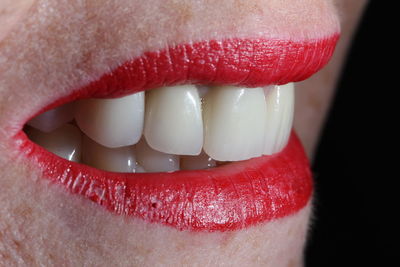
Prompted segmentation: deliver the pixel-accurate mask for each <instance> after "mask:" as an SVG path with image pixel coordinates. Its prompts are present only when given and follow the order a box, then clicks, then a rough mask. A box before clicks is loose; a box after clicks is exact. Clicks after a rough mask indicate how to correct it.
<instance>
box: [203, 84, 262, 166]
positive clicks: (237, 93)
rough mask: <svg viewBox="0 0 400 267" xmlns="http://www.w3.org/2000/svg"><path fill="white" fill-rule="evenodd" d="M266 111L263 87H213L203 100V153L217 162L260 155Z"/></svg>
mask: <svg viewBox="0 0 400 267" xmlns="http://www.w3.org/2000/svg"><path fill="white" fill-rule="evenodd" d="M266 109H267V108H266V103H265V97H264V91H263V89H262V88H250V89H249V88H240V87H234V86H220V87H215V88H212V89H211V90H210V92H209V93H208V94H207V95H206V97H205V101H204V112H203V116H204V126H205V138H204V151H205V152H206V153H207V154H208V155H209V156H210V157H211V158H213V159H216V160H219V161H237V160H245V159H249V158H252V157H258V156H260V155H262V152H263V147H264V135H265V120H266Z"/></svg>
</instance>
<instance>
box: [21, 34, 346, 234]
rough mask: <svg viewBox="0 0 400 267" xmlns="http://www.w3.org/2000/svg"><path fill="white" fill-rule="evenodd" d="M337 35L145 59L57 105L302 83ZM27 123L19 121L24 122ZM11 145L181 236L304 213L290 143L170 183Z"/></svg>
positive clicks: (236, 42) (193, 48) (175, 51)
mask: <svg viewBox="0 0 400 267" xmlns="http://www.w3.org/2000/svg"><path fill="white" fill-rule="evenodd" d="M337 40H338V35H333V36H331V37H327V38H324V39H316V40H310V41H305V42H293V41H288V40H264V39H257V40H251V39H229V40H225V41H204V42H198V43H193V44H183V45H178V46H175V47H171V48H168V49H166V50H162V51H158V52H147V53H145V54H144V55H143V56H141V57H139V58H136V59H133V60H131V61H128V62H126V63H124V64H122V65H121V66H119V67H117V68H116V69H115V70H114V71H112V72H111V73H107V74H105V75H103V76H102V77H101V78H100V79H98V80H96V81H94V82H92V83H90V84H88V85H87V86H85V87H83V88H81V89H79V90H76V91H75V92H74V93H72V94H71V95H69V96H67V97H64V98H61V99H60V100H59V101H57V102H56V103H53V104H52V105H50V106H49V107H47V108H46V109H48V108H51V107H54V106H57V105H60V104H62V103H65V102H68V101H72V100H75V99H79V98H86V97H117V96H122V95H126V94H130V93H134V92H137V91H142V90H147V89H152V88H156V87H161V86H167V85H173V84H184V83H204V84H234V85H241V86H248V87H256V86H265V85H269V84H285V83H288V82H294V81H300V80H304V79H306V78H308V77H309V76H311V75H312V74H313V73H314V72H316V71H318V70H319V69H320V68H322V67H323V66H324V65H325V64H326V63H327V62H328V60H329V58H330V57H331V55H332V53H333V50H334V47H335V44H336V42H337ZM28 119H29V118H26V119H25V120H24V122H26V121H27V120H28ZM15 141H16V145H17V146H18V148H19V149H20V151H22V152H23V153H24V155H26V157H27V158H28V159H29V160H30V161H32V162H34V163H35V164H36V165H37V166H38V168H39V170H40V171H41V172H42V173H43V177H45V178H47V179H50V180H51V181H53V182H54V183H57V184H60V185H62V186H64V187H65V188H66V189H67V190H68V191H70V192H71V193H74V194H79V195H82V196H84V197H86V198H88V199H90V200H92V201H94V202H96V203H98V204H100V205H101V206H103V207H105V208H107V209H108V210H110V211H112V212H114V213H116V214H120V215H127V216H134V217H137V218H142V219H143V220H146V221H148V222H154V223H162V224H165V225H169V226H172V227H175V228H177V229H179V230H192V231H228V230H238V229H242V228H245V227H249V226H251V225H254V224H257V223H261V222H267V221H270V220H273V219H277V218H281V217H285V216H288V215H290V214H293V213H295V212H297V211H298V210H300V209H301V208H303V207H304V206H305V205H306V204H307V203H308V201H309V199H310V197H311V194H312V179H311V174H310V170H309V164H308V160H307V158H306V156H305V153H304V151H303V148H302V146H301V144H300V141H299V140H298V138H297V137H296V135H295V134H294V133H293V134H292V136H291V139H290V141H289V143H288V145H287V147H286V148H285V149H284V150H283V151H281V152H280V153H277V154H275V155H272V156H263V157H259V158H254V159H251V160H247V161H242V162H234V163H231V164H229V165H225V166H220V167H218V168H214V169H208V170H198V171H177V172H173V173H140V174H127V173H111V172H106V171H101V170H97V169H94V168H92V167H89V166H86V165H83V164H78V163H74V162H70V161H67V160H64V159H61V158H59V157H58V156H55V155H54V154H52V153H50V152H48V151H46V150H45V149H43V148H41V147H39V146H38V145H36V144H34V143H32V142H31V141H29V140H28V139H27V137H26V135H25V134H24V133H23V132H22V131H21V132H19V133H18V134H17V135H16V136H15Z"/></svg>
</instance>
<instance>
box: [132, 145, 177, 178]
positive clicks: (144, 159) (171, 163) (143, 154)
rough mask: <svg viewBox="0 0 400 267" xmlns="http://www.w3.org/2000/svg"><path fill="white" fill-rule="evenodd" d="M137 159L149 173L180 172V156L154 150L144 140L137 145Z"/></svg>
mask: <svg viewBox="0 0 400 267" xmlns="http://www.w3.org/2000/svg"><path fill="white" fill-rule="evenodd" d="M136 158H137V161H138V163H139V164H140V166H142V167H143V169H144V170H146V171H147V172H172V171H176V170H179V156H177V155H171V154H165V153H163V152H159V151H156V150H153V149H152V148H151V147H149V146H148V145H147V144H146V142H145V140H144V139H142V140H141V141H140V142H139V143H138V144H137V145H136Z"/></svg>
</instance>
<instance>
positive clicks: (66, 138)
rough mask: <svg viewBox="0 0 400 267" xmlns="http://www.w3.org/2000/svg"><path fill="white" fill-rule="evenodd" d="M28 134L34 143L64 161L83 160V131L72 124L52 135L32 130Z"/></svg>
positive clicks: (51, 133)
mask: <svg viewBox="0 0 400 267" xmlns="http://www.w3.org/2000/svg"><path fill="white" fill-rule="evenodd" d="M27 134H28V136H29V138H30V139H31V140H32V141H33V142H35V143H36V144H38V145H40V146H42V147H44V148H45V149H47V150H48V151H50V152H52V153H54V154H56V155H58V156H60V157H62V158H64V159H67V160H69V161H75V162H79V161H80V160H81V131H79V129H78V128H77V127H75V126H73V125H71V124H65V125H63V126H61V127H58V128H57V129H56V130H54V131H52V132H50V133H45V132H42V131H40V130H37V129H35V128H30V129H29V130H28V131H27Z"/></svg>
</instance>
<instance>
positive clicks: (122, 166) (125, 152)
mask: <svg viewBox="0 0 400 267" xmlns="http://www.w3.org/2000/svg"><path fill="white" fill-rule="evenodd" d="M82 162H83V163H85V164H87V165H89V166H92V167H95V168H98V169H102V170H105V171H111V172H135V168H136V158H135V149H134V147H133V146H124V147H118V148H108V147H105V146H102V145H100V144H98V143H96V142H95V141H93V140H92V139H90V138H89V137H87V136H85V137H84V138H83V148H82Z"/></svg>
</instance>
